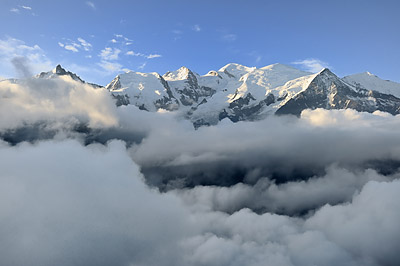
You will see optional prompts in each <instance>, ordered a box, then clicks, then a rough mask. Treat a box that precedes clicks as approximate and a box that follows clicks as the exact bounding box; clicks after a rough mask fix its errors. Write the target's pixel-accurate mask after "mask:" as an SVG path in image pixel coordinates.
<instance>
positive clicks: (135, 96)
mask: <svg viewBox="0 0 400 266" xmlns="http://www.w3.org/2000/svg"><path fill="white" fill-rule="evenodd" d="M367 73H368V72H367ZM57 75H69V76H70V77H71V78H72V79H74V80H76V81H79V82H84V83H85V81H83V80H82V79H81V78H79V77H78V76H77V75H76V74H74V73H71V72H69V71H66V70H65V69H63V68H62V67H61V66H60V65H58V66H57V67H56V68H55V69H54V70H53V71H50V72H43V73H41V74H39V75H38V76H37V78H52V77H53V76H57ZM91 85H93V86H94V87H95V88H99V87H100V86H98V85H95V84H91ZM105 88H106V89H107V90H108V91H110V93H111V95H112V97H114V98H115V99H116V104H117V105H118V106H121V105H129V104H132V105H135V106H137V107H138V108H139V109H142V110H145V111H150V112H156V111H158V110H160V109H165V110H169V111H179V113H180V114H181V115H182V116H183V117H184V118H186V119H189V120H190V121H191V122H192V123H193V125H194V127H196V128H198V127H200V126H204V125H214V124H217V123H218V122H219V121H221V120H222V119H225V118H227V119H230V120H231V121H233V122H238V121H244V120H247V121H249V120H250V121H251V120H259V119H262V118H264V117H265V116H267V115H271V114H277V115H284V114H293V115H300V114H301V112H302V111H303V110H305V109H316V108H324V109H346V108H351V109H355V110H357V111H360V112H374V111H377V110H379V111H383V112H388V113H390V114H393V115H396V114H399V113H400V96H399V95H400V84H398V83H395V82H389V81H383V80H381V79H379V78H378V77H376V76H375V75H372V74H370V73H368V74H356V75H352V76H347V77H345V78H339V77H337V76H336V75H335V74H334V73H332V72H331V71H330V70H329V69H323V70H322V71H321V72H319V73H317V74H312V73H309V72H304V71H301V70H298V69H295V68H293V67H290V66H286V65H282V64H273V65H270V66H266V67H263V68H259V69H257V68H254V67H253V68H250V67H246V66H242V65H239V64H228V65H226V66H224V67H222V68H221V69H220V70H218V71H210V72H208V73H207V74H206V75H203V76H201V75H199V74H197V73H195V72H193V71H191V70H190V69H188V68H186V67H181V68H180V69H178V70H176V71H173V72H167V73H166V74H164V75H163V76H161V75H159V74H158V73H139V72H127V73H124V74H120V75H118V76H117V77H116V78H114V80H112V81H111V82H110V83H109V84H108V85H107V86H106V87H105Z"/></svg>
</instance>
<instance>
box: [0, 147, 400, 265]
mask: <svg viewBox="0 0 400 266" xmlns="http://www.w3.org/2000/svg"><path fill="white" fill-rule="evenodd" d="M0 160H1V162H2V163H3V166H2V174H1V177H0V183H1V185H0V190H1V191H0V192H1V193H0V221H1V227H0V235H1V238H0V244H1V246H2V247H3V248H2V249H1V250H0V261H1V264H4V265H27V264H29V265H55V264H56V265H265V264H267V265H304V266H305V265H397V264H398V263H399V262H400V256H399V254H398V252H397V247H398V244H400V243H399V242H400V235H399V232H398V226H397V221H398V220H399V219H400V198H399V197H400V194H399V193H398V191H399V190H400V182H399V181H398V180H394V181H382V180H385V179H386V177H384V176H379V175H378V174H377V173H375V172H368V171H367V172H366V173H360V178H361V180H363V181H361V182H366V180H370V179H375V180H380V181H368V182H367V183H366V185H365V186H364V187H362V188H361V189H360V192H359V193H356V194H355V195H354V197H353V198H352V199H350V202H349V203H346V204H344V205H335V206H331V205H325V206H324V207H322V208H321V209H320V210H317V211H316V212H315V214H311V215H310V216H308V217H307V218H292V217H289V216H284V215H277V214H273V213H264V214H261V215H260V214H256V213H254V212H253V211H251V210H250V209H247V208H243V209H241V210H240V211H237V212H234V213H232V214H227V213H224V212H219V211H214V210H211V209H210V208H203V207H201V206H200V205H197V206H196V205H187V204H184V202H185V201H181V200H180V196H176V193H171V192H169V193H163V194H160V193H159V192H157V191H156V190H151V189H149V188H148V187H147V186H145V185H144V183H143V182H142V176H141V175H140V174H139V172H138V168H137V166H135V164H134V163H133V162H132V161H131V159H130V158H129V156H128V154H127V152H126V151H125V145H124V143H121V142H115V141H114V142H111V143H109V144H108V146H101V145H89V146H86V147H84V146H82V145H81V144H79V143H78V142H76V141H62V142H54V141H51V142H42V143H39V144H35V145H32V144H20V145H18V146H14V147H9V146H8V145H6V144H5V143H3V144H1V148H0ZM22 166H23V167H22ZM331 171H334V170H331ZM336 171H337V172H335V174H337V175H344V176H343V177H337V178H338V179H341V178H343V179H345V178H346V176H348V175H349V173H346V172H345V171H342V172H340V170H338V169H336ZM363 175H366V176H367V177H361V176H363ZM326 182H328V181H326ZM332 182H333V181H332ZM299 186H300V185H299ZM360 187H361V186H360ZM287 194H290V193H287ZM184 198H185V197H184ZM300 200H301V199H300Z"/></svg>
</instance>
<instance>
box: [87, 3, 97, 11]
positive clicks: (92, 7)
mask: <svg viewBox="0 0 400 266" xmlns="http://www.w3.org/2000/svg"><path fill="white" fill-rule="evenodd" d="M86 5H87V6H89V7H90V8H91V9H93V10H96V6H95V4H94V3H93V2H91V1H86Z"/></svg>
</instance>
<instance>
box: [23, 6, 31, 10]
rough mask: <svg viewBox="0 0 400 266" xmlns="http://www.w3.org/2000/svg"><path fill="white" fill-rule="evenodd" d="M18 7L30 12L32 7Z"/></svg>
mask: <svg viewBox="0 0 400 266" xmlns="http://www.w3.org/2000/svg"><path fill="white" fill-rule="evenodd" d="M20 7H21V8H23V9H26V10H32V7H30V6H20Z"/></svg>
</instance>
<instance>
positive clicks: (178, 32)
mask: <svg viewBox="0 0 400 266" xmlns="http://www.w3.org/2000/svg"><path fill="white" fill-rule="evenodd" d="M172 33H173V34H176V35H180V34H183V31H181V30H172Z"/></svg>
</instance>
